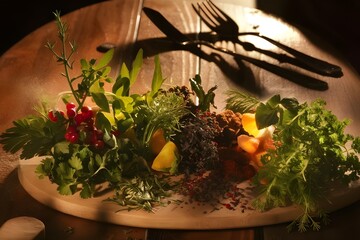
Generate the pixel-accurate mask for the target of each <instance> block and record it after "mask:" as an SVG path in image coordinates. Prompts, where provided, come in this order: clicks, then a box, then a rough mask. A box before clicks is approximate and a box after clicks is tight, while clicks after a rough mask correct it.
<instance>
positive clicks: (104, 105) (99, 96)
mask: <svg viewBox="0 0 360 240" xmlns="http://www.w3.org/2000/svg"><path fill="white" fill-rule="evenodd" d="M91 96H92V98H93V99H94V101H95V103H96V105H98V106H99V107H100V108H101V110H102V111H104V112H110V107H109V101H108V100H107V98H106V96H105V94H104V93H101V92H98V93H91Z"/></svg>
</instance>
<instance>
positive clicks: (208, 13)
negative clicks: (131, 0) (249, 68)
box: [143, 0, 343, 90]
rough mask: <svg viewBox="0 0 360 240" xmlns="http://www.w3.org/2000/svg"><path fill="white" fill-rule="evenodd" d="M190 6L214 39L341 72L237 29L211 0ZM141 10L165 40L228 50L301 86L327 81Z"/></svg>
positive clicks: (314, 68) (194, 47)
mask: <svg viewBox="0 0 360 240" xmlns="http://www.w3.org/2000/svg"><path fill="white" fill-rule="evenodd" d="M192 7H193V9H194V11H195V12H196V14H197V15H198V16H199V18H200V19H201V21H202V22H204V23H205V25H207V26H208V27H209V28H210V29H211V31H212V32H213V33H214V34H216V40H217V41H229V42H232V43H233V44H239V45H241V46H242V47H243V48H244V50H246V51H257V52H259V53H262V54H266V55H268V56H270V57H273V58H274V59H277V60H278V61H279V63H290V64H293V65H295V66H297V67H301V68H303V69H306V70H309V71H312V72H314V73H318V74H320V75H323V76H329V77H333V78H339V77H341V76H342V75H343V73H342V69H341V68H340V67H339V66H336V65H333V64H331V63H328V62H325V61H323V60H320V59H317V58H314V57H312V56H309V55H306V54H304V53H302V52H299V51H297V50H296V49H293V48H290V47H288V46H286V45H284V44H282V43H280V42H278V41H275V40H273V39H271V38H269V37H266V36H264V35H261V34H260V33H258V32H239V27H238V25H237V23H236V22H235V21H234V20H233V19H232V18H231V17H230V16H228V15H227V14H226V13H225V12H224V11H222V10H221V9H220V8H219V7H217V6H216V5H215V4H214V3H213V2H212V1H211V0H206V2H205V3H204V2H203V3H198V4H197V5H196V6H195V5H194V4H192ZM143 11H144V13H145V14H146V15H147V17H148V18H149V19H150V20H151V21H152V22H153V23H154V24H155V25H156V26H157V28H158V29H159V30H161V31H162V32H163V33H164V34H165V35H166V36H167V38H168V40H170V41H172V42H174V43H176V44H178V45H180V46H182V47H183V48H184V49H185V50H189V51H191V52H194V51H195V52H197V50H200V46H206V47H209V48H210V49H212V50H214V51H216V52H221V53H225V54H229V55H231V56H233V57H234V58H236V59H240V60H243V61H246V62H249V63H251V64H253V65H255V66H258V67H260V68H263V69H265V70H267V71H269V72H272V73H274V74H276V75H278V76H280V77H283V78H286V79H288V80H290V81H292V82H295V83H297V84H299V85H302V86H304V87H307V88H311V89H315V90H327V89H328V84H327V83H326V82H325V81H322V80H319V79H316V78H314V77H311V76H308V75H305V74H303V73H300V72H297V71H294V70H291V69H288V68H284V67H281V66H280V65H275V64H272V63H269V62H266V61H263V60H259V59H256V58H253V57H249V56H246V55H243V54H240V53H237V52H236V51H234V50H230V49H228V48H224V47H219V46H216V45H215V44H214V42H213V41H207V40H205V39H201V38H200V39H199V38H198V39H190V38H189V37H188V36H186V35H185V34H183V33H182V32H180V31H179V30H178V29H177V28H175V27H174V26H173V25H172V24H171V23H170V22H169V21H168V20H167V19H166V18H165V17H164V16H163V15H162V14H161V13H160V12H158V11H156V10H154V9H151V8H148V7H144V8H143ZM241 35H253V36H256V37H260V38H262V39H264V40H266V41H268V42H270V43H271V44H273V45H275V46H277V47H278V48H280V49H282V50H284V51H286V52H287V53H288V54H290V55H292V56H289V55H288V54H278V53H275V52H272V51H269V50H264V49H260V48H257V47H256V46H255V45H254V44H252V43H250V42H243V41H240V39H239V36H241ZM200 36H201V34H200Z"/></svg>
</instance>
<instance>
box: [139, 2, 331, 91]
mask: <svg viewBox="0 0 360 240" xmlns="http://www.w3.org/2000/svg"><path fill="white" fill-rule="evenodd" d="M143 11H144V13H145V14H146V16H147V17H148V18H149V19H150V20H151V21H152V22H153V23H154V25H155V26H156V27H157V28H158V29H159V30H160V31H161V32H163V33H164V34H165V35H166V36H167V37H168V39H169V40H171V41H173V42H175V43H177V44H180V45H184V42H190V41H191V39H189V38H188V37H187V36H186V35H184V34H183V33H182V32H180V31H179V30H178V29H177V28H176V27H175V26H174V25H172V24H171V23H170V22H169V21H168V20H167V19H166V18H165V17H164V16H163V15H162V14H161V13H160V12H158V11H156V10H154V9H151V8H148V7H144V8H143ZM198 43H202V44H205V45H206V46H208V47H210V48H212V49H213V50H216V51H220V52H223V53H226V54H230V55H232V56H234V57H235V58H238V59H241V60H244V61H247V62H249V63H252V64H254V65H255V66H258V67H260V68H263V69H265V70H267V71H269V72H271V73H274V74H276V75H278V76H280V77H283V78H285V79H288V80H290V81H292V82H294V83H296V84H299V85H301V86H303V87H307V88H310V89H313V90H319V91H324V90H327V89H328V88H329V87H328V84H327V82H325V81H322V80H319V79H316V78H313V77H311V76H308V75H305V74H302V73H299V72H296V71H293V70H290V69H287V68H282V67H280V66H277V65H274V64H271V63H268V62H266V61H263V60H259V59H255V58H252V57H248V56H245V55H241V54H238V53H235V52H232V51H225V50H224V49H222V48H217V47H215V46H214V45H213V44H212V43H206V42H204V41H200V42H198ZM196 45H198V44H194V45H191V46H189V47H192V48H193V49H194V48H195V49H199V50H200V48H199V47H198V46H196ZM200 57H201V56H200Z"/></svg>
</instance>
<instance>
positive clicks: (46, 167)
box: [35, 158, 54, 179]
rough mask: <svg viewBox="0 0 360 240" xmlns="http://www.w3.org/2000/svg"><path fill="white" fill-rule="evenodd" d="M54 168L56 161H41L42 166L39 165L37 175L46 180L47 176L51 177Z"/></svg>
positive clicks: (36, 170)
mask: <svg viewBox="0 0 360 240" xmlns="http://www.w3.org/2000/svg"><path fill="white" fill-rule="evenodd" d="M53 166H54V159H52V158H45V159H44V160H42V161H41V164H39V165H38V166H37V167H36V169H35V173H36V174H37V175H38V177H39V178H40V179H42V178H44V177H45V176H50V174H51V170H52V168H53Z"/></svg>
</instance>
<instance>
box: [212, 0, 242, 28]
mask: <svg viewBox="0 0 360 240" xmlns="http://www.w3.org/2000/svg"><path fill="white" fill-rule="evenodd" d="M206 1H207V2H208V4H209V6H210V7H211V8H212V9H214V8H216V9H217V10H218V11H219V12H220V13H221V14H222V17H223V18H222V19H223V20H225V19H226V20H227V21H229V22H232V24H237V23H236V22H235V21H234V20H233V19H232V18H231V17H230V16H229V15H228V14H226V13H225V12H224V11H223V10H221V9H220V8H219V7H218V6H216V5H215V3H213V2H212V1H211V0H206ZM224 18H225V19H224Z"/></svg>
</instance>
